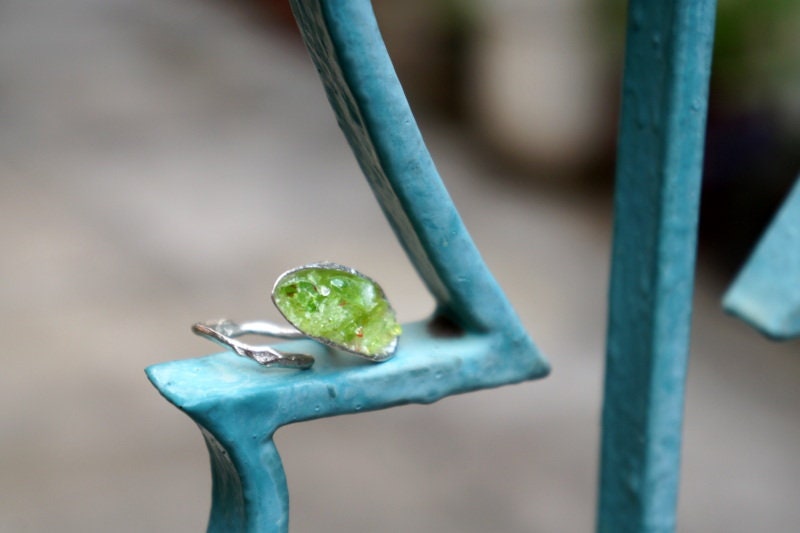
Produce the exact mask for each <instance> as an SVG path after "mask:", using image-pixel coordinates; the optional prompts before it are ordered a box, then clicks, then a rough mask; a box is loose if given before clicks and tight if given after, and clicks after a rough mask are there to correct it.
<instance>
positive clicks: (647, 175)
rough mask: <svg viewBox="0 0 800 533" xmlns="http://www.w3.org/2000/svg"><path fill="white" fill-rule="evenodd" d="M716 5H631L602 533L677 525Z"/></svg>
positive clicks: (705, 1)
mask: <svg viewBox="0 0 800 533" xmlns="http://www.w3.org/2000/svg"><path fill="white" fill-rule="evenodd" d="M714 8H715V1H714V0H632V1H631V2H630V5H629V8H628V30H627V44H626V58H625V73H624V80H623V97H622V115H621V120H620V133H619V147H618V162H617V165H618V166H617V174H616V180H617V182H616V195H615V223H614V244H613V255H612V261H613V263H612V269H611V270H612V271H611V287H610V296H609V314H610V318H609V325H608V339H607V352H606V357H607V360H606V365H607V366H606V377H605V396H604V397H605V400H604V406H603V434H602V452H601V453H602V465H601V473H600V497H599V510H598V528H597V529H598V531H600V532H603V533H606V532H607V533H612V532H613V533H624V532H669V531H673V530H674V529H675V511H676V504H677V494H678V483H679V471H680V448H681V426H682V419H683V396H684V381H685V375H686V364H687V354H688V345H689V329H690V328H689V323H690V317H691V300H692V290H693V280H694V263H695V248H696V241H697V239H696V230H697V214H698V204H699V195H700V181H701V163H702V155H703V139H704V130H705V121H706V109H707V101H708V82H709V73H710V68H711V50H712V43H713V31H714Z"/></svg>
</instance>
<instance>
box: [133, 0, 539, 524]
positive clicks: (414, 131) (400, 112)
mask: <svg viewBox="0 0 800 533" xmlns="http://www.w3.org/2000/svg"><path fill="white" fill-rule="evenodd" d="M292 8H293V10H294V13H295V17H296V19H297V21H298V25H299V26H300V29H301V32H302V34H303V38H304V40H305V42H306V45H307V46H308V49H309V51H310V53H311V56H312V59H313V60H314V63H315V65H316V66H317V69H318V71H319V73H320V76H321V78H322V82H323V85H324V86H325V90H326V93H327V95H328V99H329V101H330V103H331V106H332V107H333V109H334V111H335V113H336V116H337V118H338V121H339V125H340V126H341V128H342V130H343V131H344V134H345V136H346V137H347V140H348V141H349V143H350V145H351V147H352V149H353V152H354V153H355V156H356V158H357V160H358V162H359V164H360V166H361V168H362V170H363V171H364V174H365V175H366V177H367V180H368V181H369V183H370V186H371V187H372V189H373V191H374V192H375V195H376V197H377V199H378V201H379V203H380V205H381V206H382V208H383V210H384V213H385V214H386V216H387V218H388V220H389V222H390V224H391V225H392V227H393V229H394V230H395V233H396V235H397V237H398V239H399V240H400V242H401V243H402V245H403V246H404V248H405V250H406V252H407V254H408V256H409V258H410V260H411V262H412V263H413V264H414V266H415V267H416V268H417V271H418V272H419V274H420V277H421V278H422V280H423V281H424V282H425V284H426V285H427V287H428V288H429V290H430V291H431V293H432V294H433V296H434V297H435V299H436V302H437V310H436V313H435V315H434V317H433V319H432V320H431V321H430V322H428V323H417V324H409V325H405V326H404V333H403V336H402V337H401V338H400V341H399V345H398V349H397V353H396V355H395V357H394V358H393V359H391V360H389V361H387V362H385V363H381V364H372V363H369V362H364V361H360V360H354V359H352V358H348V357H347V356H343V355H341V354H335V353H331V352H329V351H328V350H327V349H326V348H324V347H323V346H321V345H319V344H316V343H314V342H311V341H296V342H294V343H288V344H287V345H284V347H285V349H286V350H287V351H290V352H291V351H298V352H303V353H309V354H311V355H314V356H315V357H316V359H317V362H316V363H315V365H314V367H313V368H312V369H311V370H307V371H287V370H276V369H266V368H263V367H260V366H258V365H257V364H256V363H254V362H253V361H250V360H247V359H244V358H241V357H238V356H236V355H233V354H229V353H223V354H217V355H212V356H209V357H205V358H200V359H193V360H188V361H175V362H170V363H163V364H160V365H155V366H152V367H150V368H148V369H147V375H148V377H149V378H150V380H151V381H152V382H153V384H154V385H155V386H156V387H157V388H158V390H159V391H160V392H161V394H162V395H163V396H164V397H165V398H166V399H167V400H169V401H170V402H172V403H173V404H175V405H176V406H177V407H179V408H180V409H182V410H183V411H184V412H186V414H188V415H189V416H190V417H192V419H194V420H195V421H196V422H197V423H198V424H199V425H200V427H201V429H202V432H203V435H204V437H205V439H206V443H207V445H208V449H209V453H210V456H211V466H212V478H213V496H212V509H211V516H210V519H209V526H208V529H209V531H215V532H225V533H232V532H252V533H255V532H258V533H266V532H285V531H287V529H288V523H287V520H288V506H289V501H288V492H287V489H286V479H285V476H284V472H283V467H282V466H281V461H280V457H279V455H278V452H277V450H276V449H275V446H274V444H273V441H272V436H273V434H274V432H275V431H276V430H277V429H278V428H279V427H280V426H282V425H285V424H288V423H292V422H298V421H302V420H310V419H314V418H320V417H326V416H335V415H340V414H348V413H355V412H359V411H367V410H374V409H382V408H385V407H391V406H394V405H399V404H404V403H409V402H418V403H429V402H433V401H436V400H438V399H440V398H442V397H444V396H447V395H449V394H456V393H461V392H467V391H471V390H475V389H480V388H486V387H496V386H500V385H504V384H509V383H515V382H519V381H523V380H527V379H535V378H540V377H543V376H545V375H546V374H547V373H548V372H549V366H548V364H547V362H546V361H545V360H544V358H543V357H542V356H541V355H540V354H539V351H538V350H537V349H536V347H535V346H534V344H533V342H532V341H531V339H530V338H529V337H528V335H527V333H526V332H525V330H524V329H523V327H522V325H521V323H520V321H519V319H518V317H517V316H516V314H515V313H514V311H513V309H512V308H511V307H510V305H509V303H508V301H507V300H506V298H505V296H504V294H503V293H502V291H501V290H500V288H499V286H498V285H497V283H496V282H495V280H494V279H493V277H492V276H491V274H490V273H489V271H488V269H487V268H486V266H485V264H484V263H483V260H482V259H481V257H480V254H479V253H478V251H477V249H476V247H475V245H474V244H473V242H472V239H471V238H470V236H469V234H468V233H467V231H466V229H465V227H464V225H463V223H462V221H461V219H460V217H459V215H458V212H457V211H456V209H455V207H454V206H453V204H452V201H451V200H450V197H449V195H448V193H447V191H446V190H445V188H444V186H443V184H442V182H441V179H440V178H439V175H438V173H437V171H436V168H435V167H434V165H433V162H432V160H431V158H430V155H429V153H428V151H427V149H426V147H425V144H424V142H423V140H422V136H421V134H420V132H419V130H418V128H417V126H416V123H415V121H414V118H413V115H412V113H411V110H410V109H409V107H408V103H407V102H406V99H405V96H404V94H403V91H402V88H401V87H400V83H399V81H398V80H397V77H396V75H395V73H394V70H393V68H392V65H391V62H390V60H389V56H388V54H387V52H386V49H385V47H384V45H383V40H382V38H381V36H380V32H379V30H378V27H377V23H376V21H375V18H374V15H373V13H372V6H371V4H370V2H369V1H368V0H348V1H347V2H326V1H319V0H317V1H314V0H292ZM444 323H447V324H451V325H450V326H447V327H443V326H442V324H444Z"/></svg>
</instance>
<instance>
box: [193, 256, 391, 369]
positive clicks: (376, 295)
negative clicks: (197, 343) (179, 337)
mask: <svg viewBox="0 0 800 533" xmlns="http://www.w3.org/2000/svg"><path fill="white" fill-rule="evenodd" d="M272 302H273V303H274V304H275V307H276V308H277V309H278V311H279V312H280V313H281V315H283V317H284V318H285V319H286V320H287V321H288V322H289V323H290V324H291V326H280V325H277V324H272V323H270V322H264V321H253V322H244V323H241V324H237V323H236V322H233V321H232V320H228V319H219V320H211V321H207V322H198V323H196V324H194V325H193V326H192V331H193V332H194V333H196V334H198V335H200V336H202V337H205V338H207V339H209V340H211V341H214V342H216V343H218V344H220V345H222V346H225V347H226V348H230V349H231V350H232V351H233V352H234V353H236V354H238V355H241V356H243V357H248V358H250V359H253V360H254V361H256V362H257V363H259V364H261V365H264V366H280V367H285V368H298V369H306V368H310V367H311V365H313V364H314V358H313V357H312V356H310V355H306V354H298V353H284V352H282V351H279V350H276V349H275V348H273V347H271V346H266V345H258V346H253V345H249V344H245V343H243V342H241V341H238V340H236V337H240V336H242V335H248V334H255V335H263V336H267V337H275V338H281V339H298V338H310V339H313V340H315V341H317V342H320V343H322V344H325V345H327V346H331V347H333V348H336V349H339V350H342V351H345V352H348V353H351V354H354V355H357V356H359V357H363V358H364V359H368V360H370V361H373V362H376V363H378V362H382V361H386V360H387V359H389V358H391V357H392V356H393V355H394V353H395V351H396V350H397V343H398V338H399V336H400V334H401V333H402V328H401V326H400V324H399V323H398V322H397V319H396V317H395V312H394V310H393V309H392V306H391V305H390V304H389V301H388V299H387V298H386V295H385V293H384V292H383V289H382V288H381V286H380V285H378V283H377V282H375V281H374V280H372V279H371V278H369V277H367V276H365V275H364V274H362V273H360V272H358V271H357V270H355V269H352V268H349V267H345V266H342V265H339V264H336V263H330V262H320V263H311V264H308V265H303V266H300V267H297V268H293V269H291V270H288V271H286V272H284V273H283V274H281V275H280V276H278V279H277V280H276V281H275V284H274V286H273V287H272Z"/></svg>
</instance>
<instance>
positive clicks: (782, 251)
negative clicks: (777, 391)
mask: <svg viewBox="0 0 800 533" xmlns="http://www.w3.org/2000/svg"><path fill="white" fill-rule="evenodd" d="M723 306H724V307H725V310H726V311H729V312H730V313H733V314H735V315H737V316H739V317H741V318H742V319H744V320H745V321H747V322H748V323H749V324H751V325H752V326H753V327H755V328H757V329H758V330H759V331H761V332H762V333H764V334H765V335H767V336H768V337H771V338H773V339H778V340H784V339H790V338H793V337H798V336H800V178H798V180H797V183H795V185H794V188H793V189H792V191H791V192H790V193H789V196H788V197H787V198H786V200H785V201H784V203H783V206H781V208H780V210H779V211H778V214H777V215H776V216H775V218H774V219H773V221H772V223H771V224H770V226H769V228H767V231H766V232H765V233H764V235H763V236H762V237H761V240H760V241H759V243H758V245H757V246H756V248H755V250H754V252H753V254H752V255H751V256H750V259H749V260H748V261H747V263H746V264H745V266H744V268H742V271H741V272H739V275H738V276H737V277H736V280H735V281H734V283H733V285H732V286H731V288H730V289H729V290H728V292H727V293H726V294H725V298H724V300H723Z"/></svg>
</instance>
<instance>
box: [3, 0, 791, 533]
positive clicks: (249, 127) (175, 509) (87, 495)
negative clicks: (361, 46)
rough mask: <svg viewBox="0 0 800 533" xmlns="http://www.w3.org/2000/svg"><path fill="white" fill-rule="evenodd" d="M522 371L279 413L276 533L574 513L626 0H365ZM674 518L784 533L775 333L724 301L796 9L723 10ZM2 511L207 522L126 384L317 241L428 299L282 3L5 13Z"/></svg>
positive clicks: (77, 523) (786, 4) (562, 520)
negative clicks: (517, 376) (435, 395)
mask: <svg viewBox="0 0 800 533" xmlns="http://www.w3.org/2000/svg"><path fill="white" fill-rule="evenodd" d="M375 5H376V11H377V14H378V18H379V21H380V22H381V26H382V30H383V32H384V36H385V38H386V41H387V46H388V48H389V49H390V53H391V54H392V56H393V59H394V61H395V63H396V67H397V70H398V72H399V75H400V78H401V80H402V81H403V83H404V85H405V87H406V89H407V93H408V96H409V99H410V101H411V103H412V107H413V108H414V109H415V111H416V113H417V115H418V120H419V122H420V126H421V128H422V131H423V134H424V135H425V137H426V140H427V142H428V144H429V148H430V149H431V152H432V154H433V156H434V159H435V160H436V161H437V164H438V166H439V170H440V171H441V173H442V175H443V178H444V180H445V182H446V184H447V186H448V188H449V189H450V192H451V194H452V195H453V197H454V199H455V201H456V204H457V205H458V206H459V208H460V210H461V213H462V216H463V218H464V220H465V222H466V224H467V227H468V228H469V229H470V231H471V232H472V234H473V237H474V239H475V240H476V242H477V244H478V246H479V248H480V249H481V250H482V253H483V255H484V257H485V259H486V261H487V263H488V264H489V266H490V268H491V269H492V270H493V272H494V274H495V276H496V277H497V278H498V280H499V282H500V284H501V285H502V286H503V287H505V289H506V291H507V292H508V295H509V298H510V299H511V301H512V303H513V304H514V306H515V307H516V308H517V310H518V312H519V314H520V316H521V318H522V320H523V322H524V323H525V325H526V326H527V327H528V329H529V331H530V332H531V334H532V336H533V337H534V339H535V341H536V342H537V344H538V345H539V347H540V348H541V349H542V351H543V352H544V353H545V354H546V355H547V357H548V358H549V359H550V361H551V363H552V364H553V367H554V372H553V374H552V375H551V376H550V377H548V378H547V379H545V380H542V381H537V382H532V383H526V384H522V385H517V386H511V387H505V388H501V389H496V390H490V391H482V392H477V393H473V394H469V395H464V396H458V397H452V398H447V399H445V400H443V401H441V402H439V403H437V404H434V405H431V406H408V407H402V408H395V409H391V410H388V411H384V412H378V413H367V414H362V415H359V416H355V417H339V418H335V419H329V420H321V421H315V422H311V423H304V424H301V425H298V426H292V427H288V428H284V429H282V430H281V431H280V432H279V433H278V435H277V442H278V447H279V449H280V451H281V455H282V457H283V460H284V464H285V467H286V471H287V475H288V479H289V488H290V491H291V496H292V510H291V523H292V530H293V531H297V532H318V531H349V532H355V531H364V532H367V531H369V532H374V531H392V532H394V531H397V532H401V531H437V532H476V533H477V532H486V531H502V532H523V531H537V532H539V531H540V532H562V531H563V532H572V531H591V530H592V528H593V520H594V519H593V515H594V505H595V503H594V502H595V497H596V491H595V483H596V475H597V474H596V471H597V454H598V439H599V414H600V408H601V385H602V370H603V356H604V354H603V352H604V329H605V296H606V290H607V277H608V260H609V257H608V256H609V244H610V224H611V184H612V177H613V159H614V138H615V125H616V113H617V108H618V101H617V95H618V86H619V80H620V71H621V53H622V46H623V40H624V39H623V36H622V31H623V28H624V5H623V2H618V1H615V0H606V1H595V2H589V1H586V0H550V1H544V0H542V1H538V2H530V1H527V2H526V1H522V0H502V1H499V0H495V1H491V2H490V1H488V0H436V1H431V0H426V1H423V0H403V1H400V0H379V1H376V2H375ZM719 5H720V6H719V7H720V11H719V17H718V21H719V27H718V34H717V53H716V55H715V67H716V68H715V73H714V79H713V84H712V100H711V111H710V122H709V136H708V153H707V157H706V179H705V184H704V192H703V195H704V196H703V220H702V229H701V249H700V262H699V267H698V286H697V291H696V307H695V316H694V325H693V328H694V329H693V345H692V356H691V368H690V376H689V384H688V397H687V417H686V428H685V442H684V469H683V474H682V489H681V490H682V491H681V499H680V512H679V514H680V528H679V530H680V531H684V532H704V533H705V532H739V531H741V532H745V531H747V532H749V531H770V532H789V531H796V529H797V524H800V507H799V506H798V505H797V502H798V500H799V499H800V461H798V451H799V450H800V424H798V408H799V407H800V387H799V386H798V384H800V354H799V353H798V352H799V351H800V350H799V349H798V348H799V347H800V345H798V342H797V341H793V342H788V343H783V344H775V343H771V342H768V341H767V340H765V339H763V338H762V337H761V336H760V335H759V334H757V333H756V332H754V331H753V330H751V329H749V328H748V327H746V326H744V325H743V324H741V323H739V322H738V321H736V320H734V319H732V318H730V317H727V316H725V315H724V314H723V313H722V311H721V310H720V307H719V299H720V296H721V294H722V292H723V291H724V289H725V287H726V286H727V285H728V283H729V282H730V281H731V278H732V276H733V274H734V273H735V272H736V270H737V269H738V268H739V266H740V265H741V262H742V260H743V258H744V257H745V256H746V254H747V252H748V250H749V249H750V247H751V246H752V244H753V242H754V240H755V239H756V238H757V236H758V234H759V233H760V232H761V230H762V229H763V225H764V223H765V222H766V221H767V220H769V218H770V216H771V214H772V213H773V211H774V209H775V208H776V207H777V205H778V203H779V202H780V200H781V198H782V197H783V195H784V194H785V193H786V191H787V189H788V186H789V185H790V184H791V182H792V181H793V179H794V176H795V175H796V173H797V171H798V170H800V160H799V159H800V158H799V157H798V156H800V142H799V140H800V43H799V42H798V40H799V39H800V4H798V3H797V2H790V1H780V0H774V1H770V2H765V1H763V0H761V1H758V2H757V1H755V0H720V2H719ZM0 124H2V128H0V185H1V187H2V188H1V189H0V190H1V191H2V195H0V221H1V222H2V226H3V227H4V228H5V229H4V231H3V232H2V234H1V235H0V244H2V249H3V254H2V256H1V257H0V296H1V297H0V323H2V328H3V329H2V332H3V339H4V349H3V354H2V362H3V369H2V371H1V372H0V531H3V532H6V531H8V532H17V531H34V532H39V531H61V532H107V531H115V532H140V531H173V532H193V531H202V530H203V529H204V527H205V522H206V517H207V512H208V506H209V501H210V483H211V482H210V476H209V472H208V464H207V457H206V452H205V447H204V444H203V442H202V439H201V436H200V433H199V432H198V431H197V428H196V427H195V426H194V425H193V424H192V423H191V422H190V420H189V419H188V418H187V417H185V416H184V415H183V414H182V413H180V412H179V411H178V410H177V409H175V408H174V407H172V406H171V405H169V404H167V402H165V401H164V400H163V399H162V398H161V397H159V395H158V393H157V392H156V391H155V389H153V388H152V386H151V385H150V384H149V383H148V382H147V380H146V378H145V376H144V373H143V369H144V368H145V367H146V366H148V365H150V364H154V363H158V362H162V361H167V360H171V359H179V358H189V357H197V356H201V355H205V354H208V353H212V352H214V351H215V350H216V349H215V347H214V346H213V345H210V344H208V343H207V342H206V341H203V340H202V339H200V338H198V337H195V336H193V335H192V334H191V333H190V331H189V325H190V324H191V323H193V322H195V321H197V320H201V319H208V318H212V317H217V316H228V317H231V318H235V319H251V318H272V319H275V318H277V317H276V316H275V315H276V313H275V312H274V311H273V310H272V309H271V305H270V303H269V300H268V292H269V290H270V288H271V286H272V282H273V280H274V279H275V278H276V277H277V275H278V274H279V273H281V272H282V271H284V270H286V269H288V268H290V267H293V266H296V265H300V264H303V263H307V262H310V261H315V260H320V259H327V260H333V261H337V262H340V263H344V264H348V265H352V266H354V267H356V268H358V269H360V270H362V271H363V272H365V273H367V274H369V275H371V276H373V277H375V278H376V279H378V280H380V281H381V283H382V285H383V286H384V288H385V289H386V292H387V294H388V295H389V297H390V298H391V299H392V301H393V303H394V306H395V308H396V309H397V311H398V314H399V315H400V318H401V319H402V320H403V321H411V320H416V319H420V318H422V317H425V316H427V315H428V314H429V313H430V312H431V310H432V306H433V302H432V300H431V298H430V297H429V296H428V295H427V293H426V292H425V290H424V288H423V287H422V286H421V285H420V283H419V281H418V280H417V278H416V276H415V274H414V272H413V270H412V269H411V267H410V266H409V265H408V264H407V261H406V259H405V257H404V255H403V253H402V251H401V250H400V248H399V247H398V245H397V244H396V242H395V241H394V238H393V236H392V234H391V232H390V231H389V229H388V227H387V225H386V224H385V222H384V220H383V218H382V216H381V213H380V212H379V210H378V208H377V205H376V204H375V202H374V200H373V198H372V195H371V192H370V191H369V189H368V188H367V186H366V183H365V181H364V180H363V178H362V177H361V175H360V172H359V170H358V168H357V166H356V164H355V161H354V159H353V157H352V155H351V153H350V151H349V149H348V147H347V145H346V143H345V141H344V139H343V137H342V135H341V134H340V132H339V131H338V128H337V126H336V124H335V121H334V119H333V114H332V112H331V111H330V109H329V107H328V106H327V102H326V101H325V97H324V94H323V91H322V88H321V85H320V83H319V81H318V79H317V76H316V73H315V71H314V68H313V67H312V65H311V62H310V60H309V59H308V57H307V55H306V52H305V50H304V49H303V47H302V44H301V43H300V41H299V38H298V36H297V34H296V32H295V30H294V29H293V24H292V21H291V18H290V14H289V12H288V10H287V6H286V4H285V3H284V2H278V1H272V0H263V1H261V2H257V1H249V2H245V1H238V2H223V1H213V0H159V1H155V0H102V1H100V0H59V1H55V0H40V1H37V2H30V1H25V0H6V1H4V2H2V3H0Z"/></svg>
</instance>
